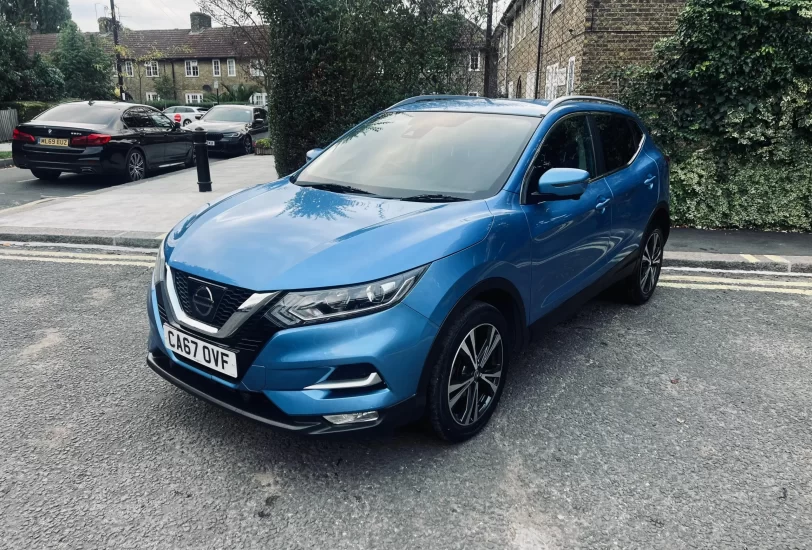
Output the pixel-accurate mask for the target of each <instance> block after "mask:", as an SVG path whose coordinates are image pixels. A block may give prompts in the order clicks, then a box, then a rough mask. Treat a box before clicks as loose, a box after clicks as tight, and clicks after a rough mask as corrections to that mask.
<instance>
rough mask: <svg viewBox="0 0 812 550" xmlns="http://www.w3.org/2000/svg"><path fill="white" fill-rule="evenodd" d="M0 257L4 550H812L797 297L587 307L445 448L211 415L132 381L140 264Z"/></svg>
mask: <svg viewBox="0 0 812 550" xmlns="http://www.w3.org/2000/svg"><path fill="white" fill-rule="evenodd" d="M0 251H1V252H2V254H0V280H2V281H3V284H2V285H0V303H1V304H3V307H2V308H0V334H3V337H2V338H0V356H1V357H3V376H2V378H0V380H2V382H0V384H1V386H0V387H2V399H0V417H1V418H3V422H0V449H2V460H0V547H2V548H14V549H28V548H32V549H48V548H60V549H61V548H94V549H102V548H116V549H128V548H137V549H145V548H178V549H186V548H190V549H191V548H195V549H204V548H205V549H207V548H241V549H252V548H274V549H279V550H284V549H305V548H307V549H310V548H316V549H331V550H344V549H366V548H369V549H376V550H388V549H402V548H413V549H442V550H446V549H466V550H478V549H484V548H490V549H499V550H503V549H520V550H521V549H533V550H535V549H541V548H545V549H564V548H567V549H570V548H571V549H578V548H586V549H595V548H675V549H676V548H809V547H810V546H812V514H810V513H809V511H810V510H811V509H812V493H810V487H812V452H810V450H811V449H812V430H810V429H809V422H810V411H812V385H810V384H809V383H808V380H809V365H811V364H812V347H810V345H809V327H810V326H812V279H810V278H809V277H806V276H803V275H796V276H791V275H787V274H783V275H777V274H774V275H772V276H763V275H759V274H754V273H748V274H744V275H741V274H739V275H725V274H716V275H713V276H710V275H707V274H705V275H699V274H696V273H686V272H685V271H680V270H670V269H666V270H665V271H664V273H663V278H662V280H661V283H660V288H659V289H658V290H657V293H656V294H655V296H654V297H653V299H652V300H651V301H650V302H649V303H648V304H647V305H645V306H642V307H637V308H635V307H631V306H628V305H624V304H622V303H618V302H614V301H609V300H598V301H593V302H591V303H589V304H587V305H586V306H585V307H584V308H583V309H582V310H581V311H580V313H578V314H577V315H576V316H575V317H574V318H572V319H570V320H569V321H567V322H565V323H564V324H561V325H558V326H557V327H554V328H552V329H550V330H548V331H546V332H544V333H542V334H540V335H539V336H538V338H537V339H536V340H535V341H534V342H533V343H531V345H530V346H529V348H528V349H527V350H526V351H525V352H524V353H523V354H522V355H521V356H520V357H519V358H518V359H517V360H516V361H515V362H514V363H513V364H512V365H511V370H510V373H509V375H508V377H507V382H506V383H507V386H506V389H505V393H504V395H503V398H502V401H501V402H500V405H499V408H498V409H497V411H496V412H495V415H494V416H493V418H492V421H491V424H490V425H489V426H488V427H487V428H486V429H485V430H484V431H483V432H482V433H481V434H480V435H479V436H477V437H476V438H474V439H473V440H471V441H469V442H466V443H464V444H461V445H447V444H443V443H440V442H439V441H437V440H435V439H434V438H433V437H432V436H431V435H429V434H428V433H427V432H426V431H424V430H422V429H419V428H411V429H406V430H401V431H399V432H396V433H394V434H391V435H387V436H381V437H376V438H362V437H358V438H352V439H305V438H302V437H300V436H295V435H291V434H287V433H282V432H276V431H272V430H270V429H268V428H267V427H265V426H262V425H258V424H255V423H253V422H250V421H248V420H246V419H243V418H240V417H236V416H234V415H232V414H230V413H227V412H225V411H222V410H220V409H218V408H215V407H213V406H211V405H209V404H207V403H204V402H202V401H199V400H197V399H195V398H194V397H192V396H190V395H188V394H186V393H184V392H182V391H180V390H178V389H176V388H175V387H173V386H171V385H169V384H168V383H166V382H164V381H163V379H161V378H160V377H158V376H157V375H155V374H154V373H153V372H152V371H150V370H149V369H148V368H147V367H146V366H145V364H144V354H145V345H144V344H145V341H146V334H147V330H148V325H147V320H146V315H145V305H144V296H145V293H146V289H147V288H148V286H149V284H150V272H151V268H150V267H149V266H150V265H151V264H152V263H153V255H152V254H147V253H145V251H141V250H122V249H116V250H112V249H107V250H105V249H98V250H97V249H90V248H80V247H78V246H77V247H76V249H71V248H66V247H53V248H48V247H42V246H33V245H28V246H24V247H23V246H21V247H13V248H2V249H0ZM49 254H59V255H58V256H52V255H49ZM26 258H27V259H26ZM55 281H56V282H58V283H55Z"/></svg>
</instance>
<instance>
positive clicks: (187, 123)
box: [183, 118, 192, 126]
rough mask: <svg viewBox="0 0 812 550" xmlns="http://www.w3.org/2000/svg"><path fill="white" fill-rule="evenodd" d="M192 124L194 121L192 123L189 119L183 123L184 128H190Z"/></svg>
mask: <svg viewBox="0 0 812 550" xmlns="http://www.w3.org/2000/svg"><path fill="white" fill-rule="evenodd" d="M191 123H192V121H191V120H189V119H188V118H187V119H186V120H184V121H183V125H184V126H189V125H190V124H191Z"/></svg>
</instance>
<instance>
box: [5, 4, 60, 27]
mask: <svg viewBox="0 0 812 550" xmlns="http://www.w3.org/2000/svg"><path fill="white" fill-rule="evenodd" d="M0 14H2V16H3V17H4V18H5V19H6V21H8V22H9V23H11V24H12V25H21V24H22V25H25V26H27V27H29V28H31V30H32V31H34V32H37V33H40V34H47V33H54V32H59V31H60V30H61V29H62V28H63V27H64V25H65V24H66V23H67V22H68V21H70V17H71V14H70V6H69V5H68V0H0Z"/></svg>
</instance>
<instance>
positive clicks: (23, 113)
mask: <svg viewBox="0 0 812 550" xmlns="http://www.w3.org/2000/svg"><path fill="white" fill-rule="evenodd" d="M54 105H58V103H45V102H43V101H9V102H6V103H0V109H16V111H17V120H19V122H20V124H22V123H23V122H28V121H29V120H31V119H33V118H34V117H35V116H37V115H38V114H40V113H42V112H45V111H47V110H48V109H50V108H51V107H53V106H54Z"/></svg>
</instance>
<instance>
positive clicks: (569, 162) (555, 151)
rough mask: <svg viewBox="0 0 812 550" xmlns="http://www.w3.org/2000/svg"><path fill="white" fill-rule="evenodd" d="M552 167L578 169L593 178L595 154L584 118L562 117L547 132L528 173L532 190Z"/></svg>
mask: <svg viewBox="0 0 812 550" xmlns="http://www.w3.org/2000/svg"><path fill="white" fill-rule="evenodd" d="M551 168H578V169H580V170H586V171H587V172H589V175H590V176H591V177H593V178H594V177H595V174H596V169H595V151H594V149H593V147H592V135H591V134H590V132H589V125H588V124H587V119H586V117H585V116H573V117H569V118H565V119H564V120H562V121H560V122H559V123H557V124H556V125H555V126H554V127H553V128H552V130H550V131H549V132H548V133H547V136H546V137H545V138H544V143H543V145H542V146H541V149H540V150H539V153H538V155H537V156H536V160H535V161H534V162H533V168H532V171H531V172H530V184H531V186H532V187H531V189H533V190H535V189H536V185H537V184H538V180H539V178H540V177H541V176H542V175H543V174H544V173H545V172H546V171H547V170H550V169H551Z"/></svg>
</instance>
